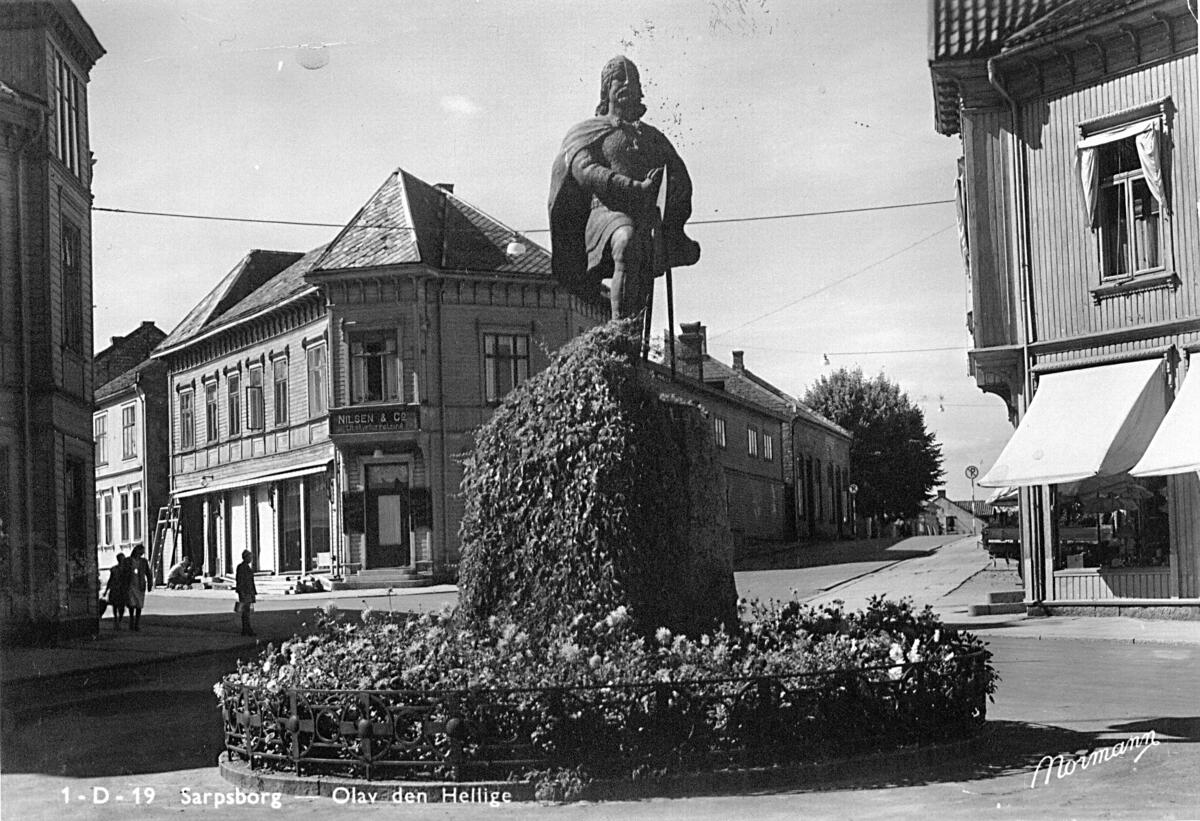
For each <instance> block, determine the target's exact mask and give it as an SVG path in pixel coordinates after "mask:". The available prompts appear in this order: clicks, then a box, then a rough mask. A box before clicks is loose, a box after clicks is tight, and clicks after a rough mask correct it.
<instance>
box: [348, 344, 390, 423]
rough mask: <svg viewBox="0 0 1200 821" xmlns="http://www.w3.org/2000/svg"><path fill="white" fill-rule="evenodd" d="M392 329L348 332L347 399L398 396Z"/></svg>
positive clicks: (386, 399) (381, 399) (359, 400)
mask: <svg viewBox="0 0 1200 821" xmlns="http://www.w3.org/2000/svg"><path fill="white" fill-rule="evenodd" d="M397 347H398V346H397V344H396V331H395V330H394V329H393V330H386V331H362V332H358V333H353V334H351V335H350V403H351V404H353V405H360V404H363V403H365V402H389V401H397V400H399V399H400V358H399V355H398V352H397Z"/></svg>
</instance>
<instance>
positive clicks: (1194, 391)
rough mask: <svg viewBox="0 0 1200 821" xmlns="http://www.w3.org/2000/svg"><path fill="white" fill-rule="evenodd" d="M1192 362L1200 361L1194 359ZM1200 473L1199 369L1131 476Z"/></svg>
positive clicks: (1190, 375) (1192, 373)
mask: <svg viewBox="0 0 1200 821" xmlns="http://www.w3.org/2000/svg"><path fill="white" fill-rule="evenodd" d="M1192 361H1193V362H1197V363H1200V359H1196V358H1195V357H1193V359H1192ZM1193 470H1194V471H1197V472H1198V473H1200V367H1197V368H1195V370H1194V371H1193V370H1189V371H1188V376H1187V378H1186V379H1184V380H1183V387H1182V388H1180V389H1179V393H1178V395H1176V397H1175V402H1174V403H1173V404H1172V405H1171V409H1170V410H1169V411H1167V418H1166V419H1164V420H1163V423H1162V424H1161V425H1160V426H1159V428H1158V433H1156V434H1154V440H1153V441H1152V442H1151V443H1150V446H1149V447H1148V448H1146V453H1145V455H1143V456H1142V459H1141V461H1139V462H1138V463H1137V464H1136V465H1135V466H1134V467H1133V469H1132V470H1130V471H1129V472H1130V473H1132V474H1133V475H1134V476H1162V475H1166V474H1168V473H1189V472H1191V471H1193Z"/></svg>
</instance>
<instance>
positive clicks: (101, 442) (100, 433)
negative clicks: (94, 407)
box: [92, 411, 108, 467]
mask: <svg viewBox="0 0 1200 821" xmlns="http://www.w3.org/2000/svg"><path fill="white" fill-rule="evenodd" d="M92 442H93V444H94V445H95V460H96V466H97V467H99V466H100V465H107V464H108V412H107V411H105V412H104V413H98V414H96V415H95V416H93V417H92Z"/></svg>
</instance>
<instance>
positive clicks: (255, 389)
mask: <svg viewBox="0 0 1200 821" xmlns="http://www.w3.org/2000/svg"><path fill="white" fill-rule="evenodd" d="M246 382H247V384H246V429H247V430H262V429H263V424H264V418H265V416H266V414H265V411H264V409H263V369H262V366H261V365H256V366H254V367H253V368H251V369H250V375H249V377H248V379H247V380H246Z"/></svg>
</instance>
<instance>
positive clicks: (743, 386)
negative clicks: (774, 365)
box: [704, 355, 850, 438]
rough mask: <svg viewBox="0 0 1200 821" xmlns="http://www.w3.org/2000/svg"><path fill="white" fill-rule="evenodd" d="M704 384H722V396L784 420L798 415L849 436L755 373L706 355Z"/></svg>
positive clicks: (840, 428)
mask: <svg viewBox="0 0 1200 821" xmlns="http://www.w3.org/2000/svg"><path fill="white" fill-rule="evenodd" d="M704 381H705V382H706V383H710V382H719V383H722V387H723V389H724V390H725V392H726V393H730V394H733V395H734V396H736V397H738V398H740V399H745V400H746V401H748V402H753V403H754V404H756V405H758V406H760V407H763V408H767V409H768V410H770V411H772V412H773V413H775V414H777V415H780V416H783V417H785V418H787V419H791V418H793V417H796V416H799V417H801V418H802V419H805V420H807V421H809V422H811V423H812V424H814V425H817V426H818V427H822V428H825V429H826V430H830V431H833V432H834V433H837V434H840V435H842V436H845V437H847V438H849V437H850V433H849V432H848V431H847V430H846V429H845V428H843V427H841V426H840V425H836V424H834V423H833V422H831V421H829V420H828V419H826V418H825V417H824V416H822V415H821V414H819V413H817V412H816V411H814V410H812V409H810V408H808V407H806V406H805V405H804V404H803V403H801V402H800V400H798V399H796V398H794V397H792V396H790V395H788V394H787V393H785V392H784V391H782V390H780V389H779V388H777V387H775V386H774V385H772V384H771V383H770V382H768V381H766V380H765V379H763V378H762V377H760V376H758V375H757V374H755V373H751V372H750V371H748V370H745V369H743V370H740V371H739V370H736V369H734V368H731V367H729V366H728V365H725V364H724V363H722V362H719V361H717V360H716V359H713V358H712V357H711V356H707V355H706V356H705V357H704Z"/></svg>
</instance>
